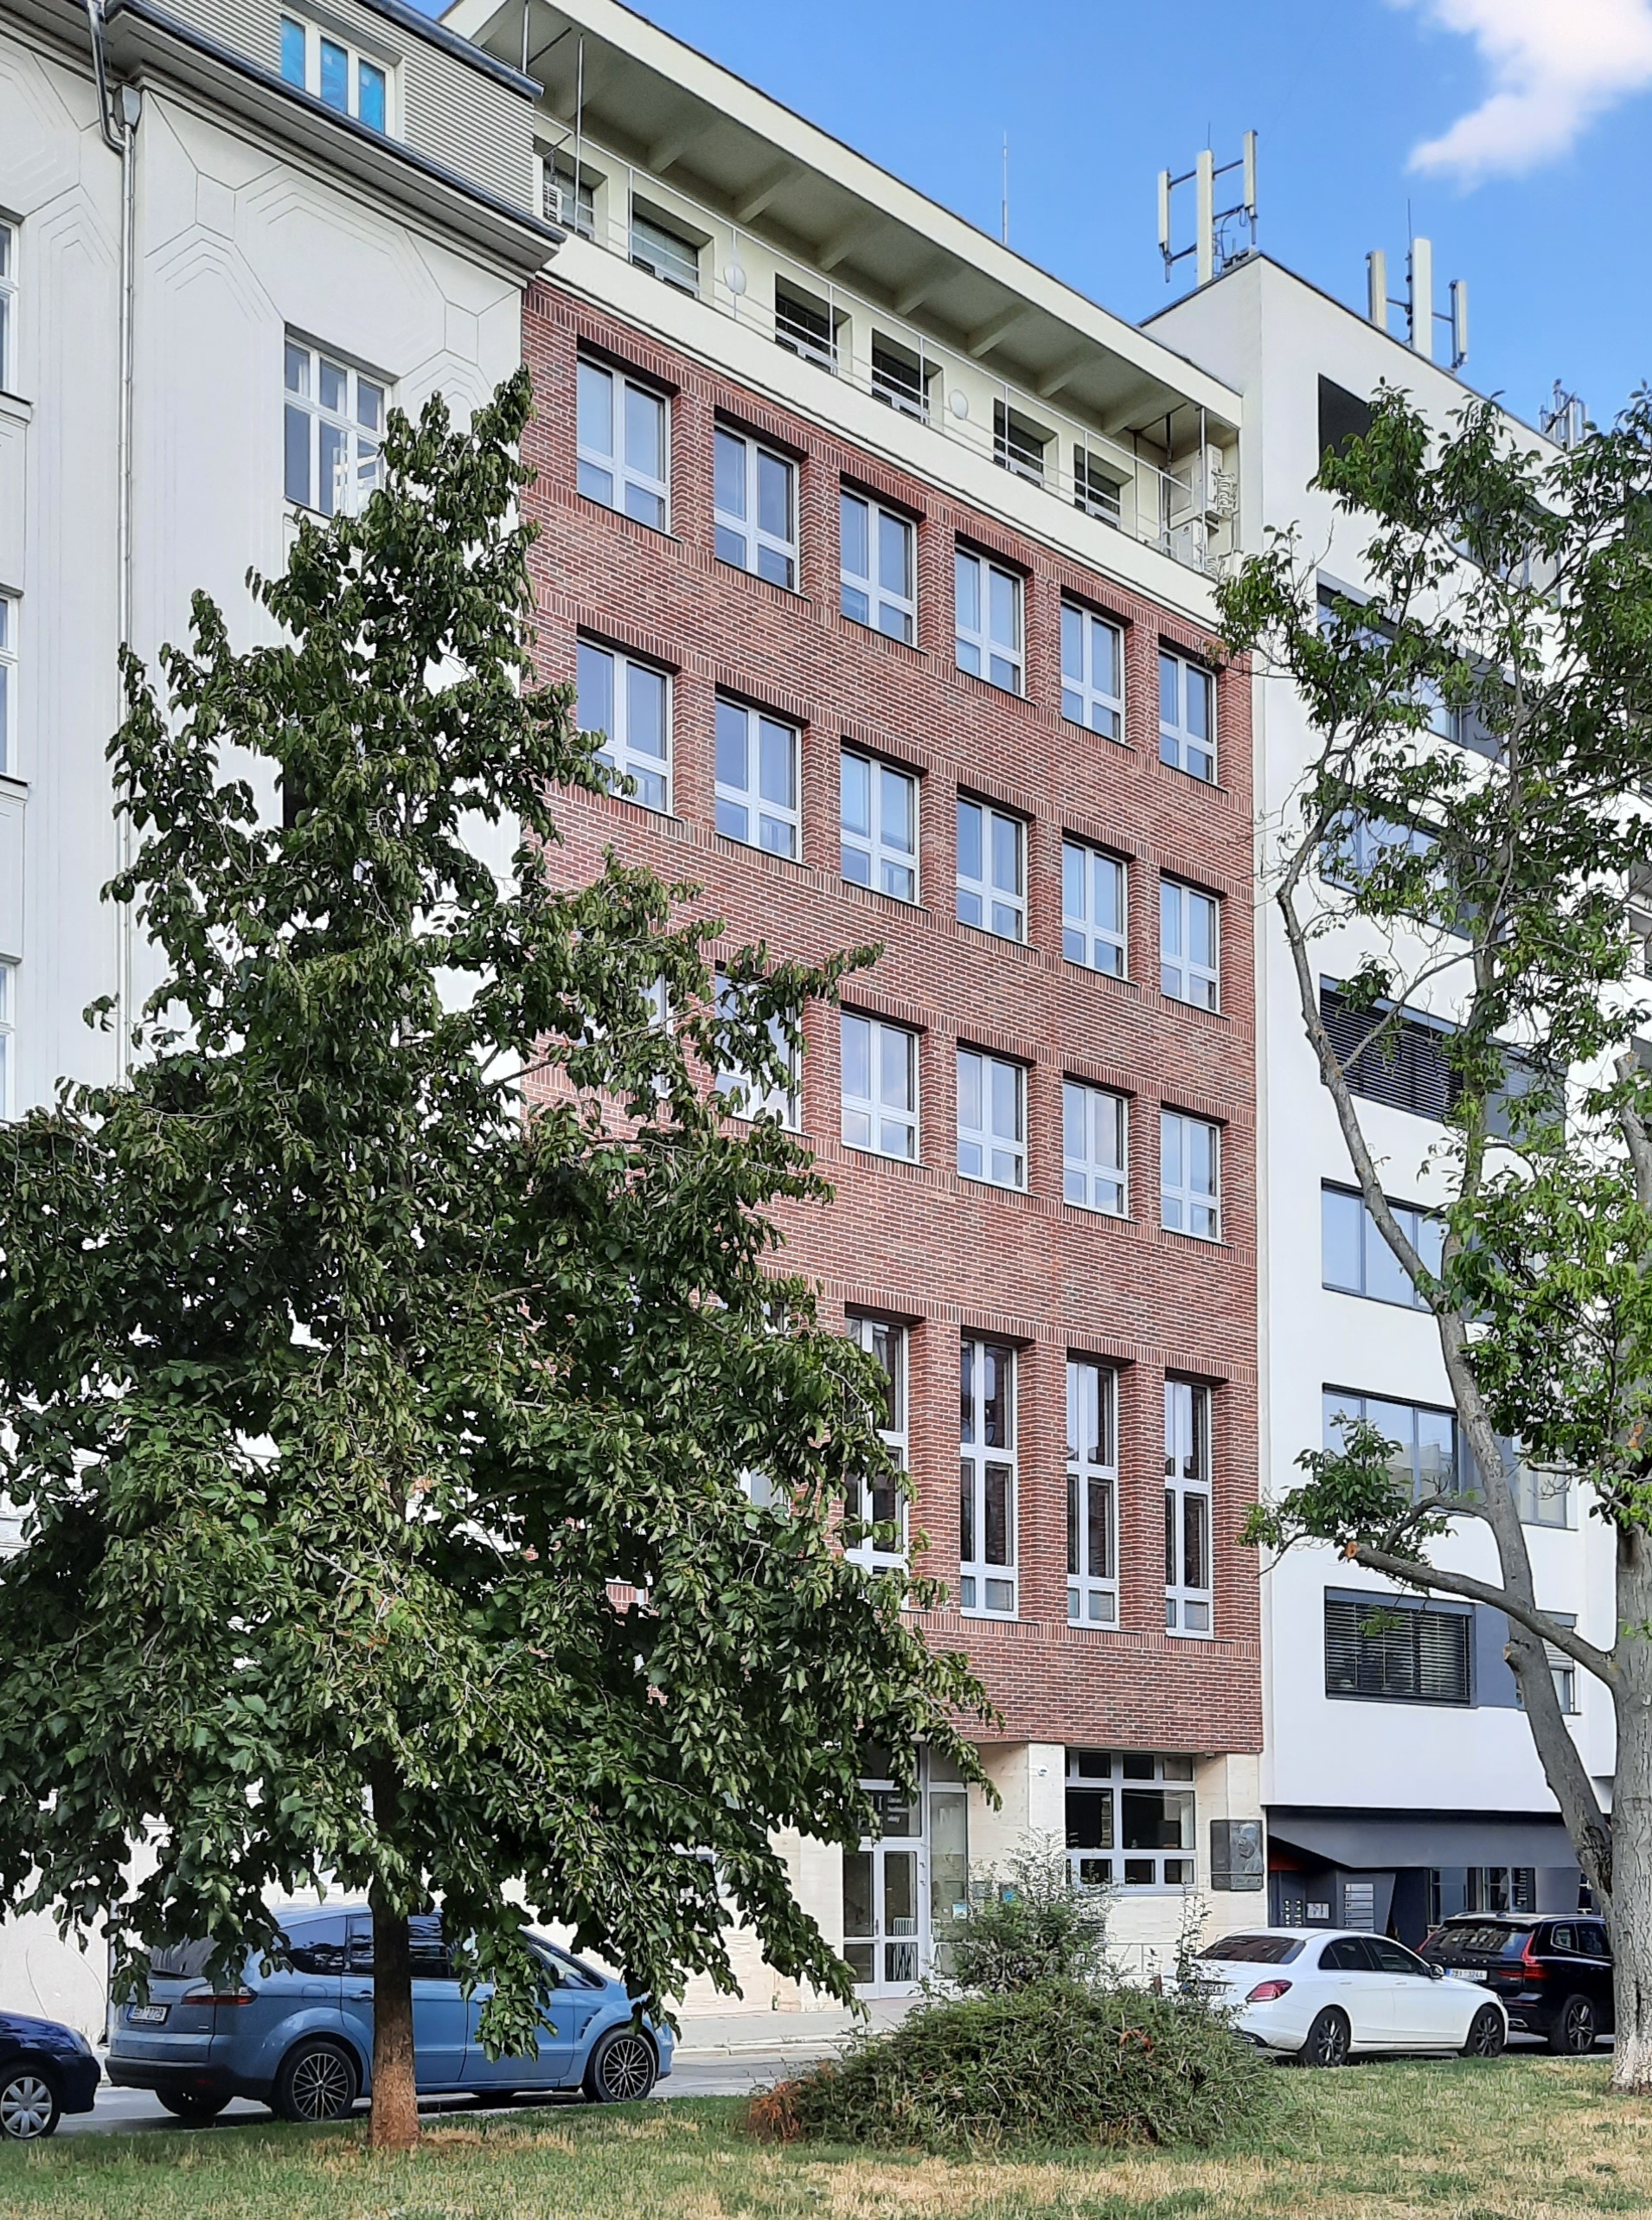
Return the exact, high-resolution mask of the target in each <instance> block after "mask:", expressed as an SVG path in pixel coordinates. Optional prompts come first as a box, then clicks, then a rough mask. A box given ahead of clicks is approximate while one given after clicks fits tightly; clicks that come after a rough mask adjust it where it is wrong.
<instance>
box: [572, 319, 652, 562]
mask: <svg viewBox="0 0 1652 2220" xmlns="http://www.w3.org/2000/svg"><path fill="white" fill-rule="evenodd" d="M575 376H576V380H577V387H578V389H577V392H576V394H575V397H574V437H575V440H576V443H577V444H576V457H577V460H576V464H575V479H576V483H577V484H578V486H579V491H580V492H581V493H582V494H583V495H584V496H585V497H586V500H587V501H594V502H595V503H596V504H598V506H599V508H603V509H612V510H617V511H618V514H619V515H620V516H622V517H631V519H632V521H633V522H634V523H638V524H646V525H648V526H649V527H650V529H652V530H654V531H656V532H669V530H670V529H671V402H670V397H669V395H666V394H663V393H662V392H661V391H660V389H659V388H658V387H657V386H651V385H650V384H648V383H647V382H646V381H645V380H644V379H642V378H634V377H631V376H630V375H628V374H627V373H626V372H625V371H624V370H617V369H611V367H610V366H609V364H608V363H599V362H595V361H593V360H592V357H591V356H588V355H581V356H579V367H578V369H577V371H576V373H575ZM599 385H605V386H606V388H607V394H608V402H607V407H608V437H609V439H610V440H611V442H612V443H613V444H612V446H611V448H609V449H607V450H605V449H603V448H602V447H600V446H598V445H597V444H596V442H595V440H593V439H592V437H591V436H590V434H591V433H592V431H593V430H594V429H595V428H596V427H594V425H590V424H588V423H587V420H586V395H587V394H590V395H592V396H594V395H596V393H597V391H598V389H599ZM633 393H635V394H637V395H638V396H639V397H640V398H641V399H643V400H645V401H650V402H651V403H652V404H653V406H654V407H656V408H657V409H658V411H659V427H660V463H661V474H660V475H658V476H656V474H655V473H654V472H652V471H651V470H648V469H645V468H644V466H643V465H640V464H637V463H633V462H632V461H631V459H630V455H629V452H628V447H627V441H626V429H627V402H628V401H629V399H630V396H631V395H632V394H633ZM602 478H606V479H607V480H608V491H607V492H606V493H604V492H603V491H601V490H600V487H599V484H598V481H599V479H602ZM633 493H634V494H636V496H637V504H638V505H637V507H635V508H633V507H632V506H631V501H630V496H631V495H632V494H633ZM644 510H652V513H647V514H644V513H642V512H643V511H644Z"/></svg>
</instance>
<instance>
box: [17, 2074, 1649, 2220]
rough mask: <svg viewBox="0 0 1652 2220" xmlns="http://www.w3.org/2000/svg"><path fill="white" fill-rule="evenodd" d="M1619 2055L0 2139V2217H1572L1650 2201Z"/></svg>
mask: <svg viewBox="0 0 1652 2220" xmlns="http://www.w3.org/2000/svg"><path fill="white" fill-rule="evenodd" d="M1606 2071H1607V2069H1606V2066H1605V2064H1604V2062H1600V2061H1597V2062H1592V2063H1585V2064H1578V2063H1572V2062H1570V2061H1562V2060H1555V2061H1553V2062H1551V2061H1549V2060H1547V2059H1540V2058H1533V2057H1526V2058H1508V2059H1504V2060H1502V2061H1501V2062H1499V2063H1496V2064H1483V2063H1470V2062H1468V2061H1463V2062H1461V2063H1457V2062H1452V2063H1446V2064H1401V2063H1392V2064H1380V2065H1365V2066H1357V2067H1354V2068H1352V2069H1348V2070H1346V2071H1343V2072H1341V2073H1330V2074H1324V2073H1320V2074H1316V2073H1301V2072H1290V2071H1282V2072H1280V2074H1279V2075H1278V2077H1277V2092H1276V2098H1277V2102H1276V2109H1275V2112H1274V2115H1273V2118H1272V2120H1271V2122H1270V2125H1269V2126H1268V2127H1267V2128H1266V2130H1265V2131H1264V2132H1263V2133H1258V2134H1256V2135H1254V2136H1252V2137H1250V2138H1248V2139H1246V2140H1245V2141H1243V2142H1242V2143H1239V2144H1235V2145H1233V2146H1230V2147H1229V2148H1227V2149H1226V2150H1225V2151H1223V2152H1221V2153H1201V2152H1191V2151H1159V2152H1133V2153H1126V2154H1124V2155H1123V2156H1120V2157H1117V2158H1113V2157H1099V2156H1098V2155H1097V2154H1096V2153H1092V2152H1058V2153H1050V2154H1049V2155H1048V2156H1047V2157H1044V2158H1040V2159H1024V2158H1023V2159H1006V2160H991V2159H980V2160H976V2161H970V2162H962V2163H954V2162H948V2161H943V2160H940V2159H924V2158H918V2157H909V2156H905V2155H902V2154H900V2153H862V2152H855V2151H843V2150H821V2149H802V2148H797V2147H792V2148H789V2149H775V2148H767V2147H764V2146H759V2145H757V2144H754V2143H752V2142H751V2141H750V2140H748V2139H747V2138H746V2136H745V2135H744V2134H743V2133H742V2132H741V2121H742V2120H743V2117H744V2111H745V2108H744V2105H743V2104H742V2103H741V2102H740V2101H737V2100H733V2099H710V2098H706V2099H698V2100H688V2099H684V2100H682V2101H679V2102H674V2103H671V2104H669V2105H651V2106H647V2107H642V2108H634V2107H628V2108H615V2109H613V2110H610V2111H601V2112H599V2111H594V2110H588V2109H584V2108H579V2109H569V2110H567V2111H560V2110H557V2111H544V2110H541V2111H538V2112H534V2113H525V2114H515V2115H513V2116H511V2117H509V2118H505V2119H498V2120H474V2121H470V2120H465V2119H464V2118H463V2117H462V2116H461V2117H459V2118H458V2119H455V2118H453V2117H452V2116H451V2115H449V2116H448V2117H447V2118H446V2119H445V2120H443V2121H433V2122H432V2123H431V2124H430V2125H429V2126H428V2127H427V2128H426V2133H425V2138H424V2142H423V2146H422V2147H421V2149H420V2150H419V2153H418V2154H417V2156H415V2157H413V2158H412V2159H369V2158H368V2155H367V2153H365V2151H363V2149H362V2140H361V2131H360V2128H359V2127H349V2128H298V2127H276V2126H273V2125H272V2126H269V2127H253V2128H251V2129H246V2128H233V2129H213V2130H209V2131H207V2132H204V2133H192V2134H191V2133H179V2134H150V2135H144V2136H142V2137H121V2138H118V2137H113V2136H101V2135H94V2136H76V2137H73V2138H60V2139H59V2140H56V2141H54V2142H52V2143H49V2144H44V2145H41V2146H36V2147H35V2148H34V2149H31V2150H29V2151H26V2152H24V2151H7V2152H0V2220H43V2217H44V2216H48V2215H49V2216H50V2220H563V2216H565V2215H567V2216H572V2215H578V2216H586V2215H590V2216H592V2220H748V2216H749V2220H895V2217H896V2216H904V2215H907V2214H911V2215H912V2216H914V2220H955V2216H967V2217H968V2220H1045V2216H1049V2220H1056V2216H1060V2220H1412V2217H1413V2216H1422V2217H1423V2220H1447V2216H1449V2220H1579V2216H1585V2220H1586V2216H1590V2215H1593V2214H1597V2213H1639V2214H1646V2213H1649V2212H1652V2101H1649V2102H1645V2103H1642V2102H1640V2101H1624V2100H1622V2099H1617V2098H1613V2097H1611V2096H1610V2095H1608V2094H1607V2089H1606Z"/></svg>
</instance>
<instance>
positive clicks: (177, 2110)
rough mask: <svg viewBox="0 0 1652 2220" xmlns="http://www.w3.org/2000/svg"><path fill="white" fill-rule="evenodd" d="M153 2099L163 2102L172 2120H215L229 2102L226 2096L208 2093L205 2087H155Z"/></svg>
mask: <svg viewBox="0 0 1652 2220" xmlns="http://www.w3.org/2000/svg"><path fill="white" fill-rule="evenodd" d="M155 2101H156V2102H157V2104H163V2105H164V2106H165V2107H166V2108H167V2110H168V2111H169V2112H170V2114H171V2115H172V2117H173V2118H174V2120H203V2121H204V2120H216V2119H217V2117H218V2115H219V2114H220V2113H221V2111H222V2110H223V2108H224V2107H225V2106H226V2105H227V2103H228V2102H229V2099H228V2098H227V2096H214V2095H208V2092H207V2091H206V2090H205V2089H157V2090H156V2092H155Z"/></svg>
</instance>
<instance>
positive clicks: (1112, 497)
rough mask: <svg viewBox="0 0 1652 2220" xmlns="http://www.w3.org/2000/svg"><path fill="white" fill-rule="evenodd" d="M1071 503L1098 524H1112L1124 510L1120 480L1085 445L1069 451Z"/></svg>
mask: <svg viewBox="0 0 1652 2220" xmlns="http://www.w3.org/2000/svg"><path fill="white" fill-rule="evenodd" d="M1073 507H1074V508H1075V509H1082V510H1083V511H1084V513H1085V516H1086V517H1094V518H1095V519H1096V521H1097V523H1099V524H1114V525H1116V524H1117V523H1118V521H1119V517H1120V516H1121V514H1122V512H1123V509H1124V482H1123V480H1122V479H1120V478H1116V477H1115V476H1114V474H1113V473H1112V472H1111V471H1110V470H1109V469H1108V468H1107V466H1106V465H1105V464H1104V463H1103V462H1101V461H1100V460H1099V459H1098V458H1097V457H1096V456H1094V455H1092V453H1091V452H1090V450H1089V448H1088V447H1085V446H1079V445H1078V444H1076V443H1075V444H1074V446H1073Z"/></svg>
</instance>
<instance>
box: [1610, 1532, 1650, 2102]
mask: <svg viewBox="0 0 1652 2220" xmlns="http://www.w3.org/2000/svg"><path fill="white" fill-rule="evenodd" d="M1649 1622H1652V1545H1649V1542H1648V1537H1646V1536H1645V1535H1643V1534H1638V1533H1636V1532H1634V1531H1632V1530H1631V1531H1630V1532H1624V1531H1623V1530H1622V1529H1621V1528H1620V1530H1619V1531H1618V1537H1617V1623H1618V1625H1619V1627H1621V1628H1622V1629H1623V1634H1622V1636H1621V1638H1620V1639H1619V1642H1618V1645H1617V1660H1618V1665H1619V1668H1620V1674H1621V1677H1620V1678H1619V1681H1618V1684H1617V1688H1616V1690H1615V1691H1614V1696H1615V1699H1616V1703H1617V1778H1616V1780H1615V1782H1614V1786H1613V1790H1612V1908H1611V1935H1612V1964H1613V1974H1612V1983H1613V1990H1614V2005H1615V2016H1616V2019H1617V2046H1616V2050H1615V2053H1614V2056H1613V2058H1612V2087H1613V2088H1616V2089H1631V2090H1639V2091H1642V2092H1644V2091H1646V2090H1649V2089H1652V1624H1649Z"/></svg>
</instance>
